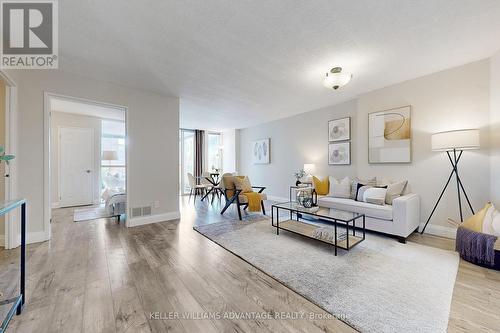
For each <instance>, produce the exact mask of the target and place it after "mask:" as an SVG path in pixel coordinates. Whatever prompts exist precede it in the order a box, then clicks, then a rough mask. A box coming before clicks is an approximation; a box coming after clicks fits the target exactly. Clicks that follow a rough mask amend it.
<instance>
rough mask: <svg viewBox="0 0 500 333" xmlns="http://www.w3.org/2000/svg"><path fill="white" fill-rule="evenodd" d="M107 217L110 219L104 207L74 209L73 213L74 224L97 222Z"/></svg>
mask: <svg viewBox="0 0 500 333" xmlns="http://www.w3.org/2000/svg"><path fill="white" fill-rule="evenodd" d="M107 217H112V215H110V214H109V213H108V212H106V209H105V208H104V207H92V208H81V209H75V210H74V213H73V221H74V222H82V221H89V220H97V219H102V218H107Z"/></svg>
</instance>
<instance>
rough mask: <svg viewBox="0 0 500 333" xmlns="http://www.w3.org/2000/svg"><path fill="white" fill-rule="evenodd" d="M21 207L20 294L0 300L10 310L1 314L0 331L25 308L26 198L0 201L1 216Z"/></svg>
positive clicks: (0, 303)
mask: <svg viewBox="0 0 500 333" xmlns="http://www.w3.org/2000/svg"><path fill="white" fill-rule="evenodd" d="M17 207H21V258H20V264H21V274H20V281H19V295H17V296H14V297H12V298H9V299H5V300H0V306H2V307H3V306H7V307H8V306H9V305H10V308H8V310H7V311H6V312H5V313H3V314H1V315H0V323H1V326H0V333H2V332H4V331H5V330H6V329H7V326H8V325H9V322H10V320H11V319H12V317H13V316H14V312H15V313H16V314H18V315H20V314H21V311H22V310H23V305H24V300H25V298H26V293H25V290H24V286H25V281H26V200H25V199H17V200H11V201H0V216H3V215H5V214H7V213H8V212H10V211H11V210H14V209H16V208H17Z"/></svg>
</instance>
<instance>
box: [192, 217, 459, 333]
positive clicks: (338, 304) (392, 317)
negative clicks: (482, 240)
mask: <svg viewBox="0 0 500 333" xmlns="http://www.w3.org/2000/svg"><path fill="white" fill-rule="evenodd" d="M194 229H195V230H196V231H198V232H200V233H201V234H202V235H204V236H206V237H207V238H209V239H210V240H212V241H214V242H216V243H217V244H219V245H221V246H222V247H224V248H225V249H227V250H229V251H231V252H232V253H234V254H236V255H237V256H239V257H241V258H242V259H244V260H245V261H247V262H249V263H250V264H252V265H253V266H255V267H257V268H258V269H260V270H262V271H264V272H265V273H267V274H268V275H270V276H272V277H274V278H275V279H277V280H278V281H280V282H281V283H283V284H285V285H286V286H287V287H289V288H291V289H292V290H294V291H296V292H297V293H299V294H301V295H303V296H304V297H305V298H307V299H309V300H310V301H312V302H314V303H315V304H317V305H319V306H320V307H322V308H323V309H325V310H326V311H328V312H330V313H331V314H333V315H337V316H339V317H340V318H342V320H343V321H345V322H346V323H347V324H349V325H350V326H352V327H354V328H356V329H357V330H359V331H361V332H446V330H447V327H448V317H449V314H450V305H451V298H452V294H453V286H454V284H455V278H456V275H457V271H458V263H459V257H458V254H457V253H455V252H451V251H445V250H440V249H436V248H432V247H427V246H423V245H419V244H415V243H411V242H408V243H407V244H400V243H398V242H397V241H396V240H394V239H392V238H388V237H384V236H379V235H375V234H370V233H369V234H367V238H366V240H365V241H364V242H362V243H360V244H359V245H357V246H356V247H354V248H353V249H351V250H350V251H349V252H347V251H345V250H339V254H338V256H337V257H335V256H334V255H333V249H332V247H331V246H329V245H327V244H323V243H320V242H318V241H315V240H311V239H307V238H305V237H302V236H300V235H295V234H292V233H290V232H286V231H280V235H279V236H277V235H276V231H275V229H274V228H273V227H271V224H270V221H269V220H265V221H262V220H261V221H244V222H221V223H214V224H209V225H202V226H196V227H194Z"/></svg>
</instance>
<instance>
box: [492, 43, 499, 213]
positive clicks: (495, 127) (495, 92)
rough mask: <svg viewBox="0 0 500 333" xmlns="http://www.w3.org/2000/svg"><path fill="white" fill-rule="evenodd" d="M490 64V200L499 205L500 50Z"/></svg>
mask: <svg viewBox="0 0 500 333" xmlns="http://www.w3.org/2000/svg"><path fill="white" fill-rule="evenodd" d="M490 66H491V72H490V122H491V127H490V131H491V137H490V145H491V161H490V166H491V170H490V171H491V201H492V202H493V203H494V204H495V205H496V207H500V51H499V52H497V53H496V54H495V55H493V57H492V58H491V65H490Z"/></svg>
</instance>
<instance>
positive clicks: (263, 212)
mask: <svg viewBox="0 0 500 333" xmlns="http://www.w3.org/2000/svg"><path fill="white" fill-rule="evenodd" d="M260 207H262V214H264V215H266V209H265V208H264V200H262V201H261V202H260Z"/></svg>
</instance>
